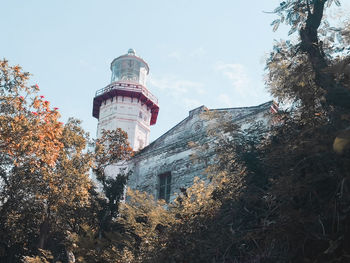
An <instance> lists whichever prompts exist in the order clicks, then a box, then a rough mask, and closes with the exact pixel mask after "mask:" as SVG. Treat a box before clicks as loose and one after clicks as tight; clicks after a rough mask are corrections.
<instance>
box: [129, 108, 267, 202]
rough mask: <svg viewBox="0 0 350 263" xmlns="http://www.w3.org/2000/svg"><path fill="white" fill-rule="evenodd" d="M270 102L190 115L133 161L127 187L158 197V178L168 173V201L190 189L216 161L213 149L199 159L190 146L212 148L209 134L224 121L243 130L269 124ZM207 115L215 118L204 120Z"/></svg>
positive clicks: (204, 176)
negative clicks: (256, 123)
mask: <svg viewBox="0 0 350 263" xmlns="http://www.w3.org/2000/svg"><path fill="white" fill-rule="evenodd" d="M270 105H271V102H267V103H264V104H262V105H259V106H255V107H243V108H229V109H217V110H208V109H207V108H205V107H204V106H202V107H199V108H197V109H194V110H192V111H190V112H189V116H188V117H187V118H186V119H184V120H183V121H182V122H180V123H179V124H177V125H176V126H175V127H173V128H172V129H171V130H169V131H168V132H166V133H165V134H164V135H162V136H161V137H159V138H158V139H157V140H156V141H154V142H153V143H151V144H150V145H149V146H147V147H146V148H144V149H143V150H142V151H140V152H139V153H138V154H136V155H135V157H134V158H133V159H132V162H131V165H130V169H132V170H133V174H132V176H131V177H130V178H129V181H128V186H129V187H130V188H132V189H137V190H140V191H146V192H148V193H150V194H152V195H153V196H154V197H155V198H158V195H159V175H160V174H163V173H166V172H171V199H170V200H172V199H173V198H174V194H175V193H178V192H180V188H187V187H189V186H191V185H192V183H193V179H194V177H195V176H198V177H200V178H201V179H206V176H207V175H206V174H205V169H206V168H207V167H208V165H209V164H210V163H212V162H214V161H215V154H214V149H213V147H208V149H207V150H206V151H205V152H201V153H200V154H199V155H198V153H197V152H196V149H195V147H193V145H205V144H207V145H212V143H211V142H212V141H213V140H214V137H212V136H210V135H209V134H208V130H210V129H213V128H216V127H218V126H220V122H221V121H222V120H223V119H224V120H229V121H232V123H235V124H238V125H239V126H241V127H243V128H246V127H247V126H249V125H250V124H251V123H252V122H254V121H258V120H261V121H264V122H265V123H266V124H268V120H269V116H270ZM206 111H209V114H210V113H213V114H212V115H213V116H216V118H207V117H205V116H207V115H208V114H203V113H204V112H206Z"/></svg>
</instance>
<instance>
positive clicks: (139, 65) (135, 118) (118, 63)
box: [92, 49, 159, 151]
mask: <svg viewBox="0 0 350 263" xmlns="http://www.w3.org/2000/svg"><path fill="white" fill-rule="evenodd" d="M111 71H112V78H111V83H110V84H109V85H108V86H107V87H105V88H103V89H100V90H98V91H97V92H96V94H95V98H94V104H93V110H92V115H93V116H94V117H95V118H97V119H98V125H97V138H99V137H101V133H102V130H115V129H117V128H121V129H122V130H124V131H125V132H127V134H128V138H129V142H130V145H131V147H132V148H133V150H135V151H137V150H140V149H142V148H143V147H145V146H147V145H148V144H149V135H150V125H154V124H155V123H156V122H157V116H158V111H159V107H158V99H157V98H156V97H155V96H154V95H152V94H151V93H150V92H149V91H148V89H147V88H146V77H147V75H148V72H149V67H148V64H147V63H146V62H145V61H144V60H143V59H142V58H140V57H139V56H137V55H136V53H135V50H134V49H129V50H128V53H127V54H125V55H122V56H120V57H117V58H116V59H114V60H113V61H112V63H111Z"/></svg>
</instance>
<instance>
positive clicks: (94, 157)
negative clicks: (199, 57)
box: [0, 0, 350, 263]
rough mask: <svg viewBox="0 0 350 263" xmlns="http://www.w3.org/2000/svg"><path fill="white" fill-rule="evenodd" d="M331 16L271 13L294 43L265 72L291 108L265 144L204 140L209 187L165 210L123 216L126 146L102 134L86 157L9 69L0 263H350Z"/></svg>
mask: <svg viewBox="0 0 350 263" xmlns="http://www.w3.org/2000/svg"><path fill="white" fill-rule="evenodd" d="M332 2H334V4H337V5H338V4H339V2H338V1H336V0H334V1H331V0H288V1H284V2H282V3H281V4H280V6H279V7H278V8H276V9H275V10H274V13H275V14H277V15H278V16H279V18H278V19H277V20H275V21H273V23H272V25H273V27H274V30H275V29H277V27H278V25H279V24H280V23H287V24H288V25H290V26H291V32H290V33H291V34H293V33H294V32H298V33H299V38H298V41H295V43H294V42H292V41H280V42H277V43H276V44H275V46H274V48H273V51H272V52H271V54H270V57H269V58H268V59H267V64H266V70H267V76H266V83H267V86H268V88H269V90H270V92H271V93H272V94H273V95H274V96H275V97H276V98H277V99H278V100H279V101H280V102H282V103H283V102H285V103H287V104H288V105H290V106H289V107H288V109H287V110H280V112H279V113H278V114H276V115H275V118H276V119H277V124H276V125H274V126H272V127H271V128H270V129H269V130H266V127H264V125H261V124H260V123H255V124H254V125H252V126H250V127H249V128H248V129H246V130H240V129H239V127H236V126H232V124H230V123H226V124H225V125H223V127H224V129H222V130H219V129H216V128H215V129H213V131H210V133H209V136H215V141H216V145H215V149H216V153H217V161H216V163H215V164H214V165H212V166H210V167H208V169H207V173H208V176H209V179H210V183H207V184H206V183H205V182H202V181H200V180H198V179H197V178H196V179H195V180H194V184H193V186H192V187H190V188H188V189H184V190H183V191H182V193H181V194H179V195H178V197H177V199H176V200H175V201H174V202H173V203H172V204H168V205H166V204H165V203H164V202H161V201H156V200H154V199H153V198H152V197H151V196H148V195H147V194H146V193H141V192H138V191H131V190H130V189H129V190H128V192H127V195H128V202H124V203H120V200H121V199H123V194H124V192H123V191H124V185H125V183H126V181H127V177H128V175H129V173H128V172H127V171H126V170H125V169H123V168H122V164H123V162H124V161H125V160H127V159H128V158H130V156H131V155H132V153H131V149H130V147H129V145H128V143H127V137H126V134H125V133H124V132H122V131H121V130H117V131H115V132H105V133H104V135H103V137H102V138H101V139H100V140H98V141H96V142H95V144H94V149H95V151H94V152H91V151H89V150H88V148H87V147H86V146H87V144H88V143H89V139H88V136H87V134H86V133H85V132H84V131H83V130H82V129H81V128H80V126H79V122H78V121H77V120H73V119H71V120H69V121H68V122H67V123H66V124H62V123H59V122H58V120H57V119H58V117H59V113H58V109H57V108H54V109H51V108H50V105H49V102H47V101H45V100H44V98H43V97H40V96H37V95H36V92H37V90H38V88H37V87H36V86H27V84H26V81H27V80H28V74H27V73H23V72H22V71H21V69H20V68H19V67H18V66H15V67H10V66H9V65H8V64H7V61H1V62H0V66H1V71H0V86H1V91H0V96H1V102H0V158H1V162H0V178H1V179H0V180H1V181H0V236H1V237H2V238H1V240H0V261H1V262H21V261H22V262H59V261H60V262H74V260H75V262H130V263H131V262H181V263H185V262H348V261H349V260H350V247H349V245H348V244H349V243H350V228H349V226H350V209H349V207H350V182H349V177H350V64H349V62H350V57H349V51H350V49H349V48H348V47H349V45H350V25H349V24H345V25H344V27H343V28H342V29H338V28H334V27H330V25H329V23H328V22H327V21H326V19H325V16H324V12H325V9H326V8H328V7H330V6H331V4H332ZM199 154H200V153H199ZM115 163H117V164H120V168H119V174H118V175H116V176H114V177H110V176H108V173H107V171H108V169H106V168H107V167H108V166H109V165H111V164H115ZM90 168H91V169H93V171H94V174H95V175H96V179H97V180H98V181H99V182H100V191H97V190H96V189H95V186H94V185H93V184H92V182H91V181H90V180H89V178H88V174H89V169H90Z"/></svg>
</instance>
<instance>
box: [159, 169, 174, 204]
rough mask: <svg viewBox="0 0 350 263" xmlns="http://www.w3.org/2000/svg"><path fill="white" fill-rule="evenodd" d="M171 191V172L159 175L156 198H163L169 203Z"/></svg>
mask: <svg viewBox="0 0 350 263" xmlns="http://www.w3.org/2000/svg"><path fill="white" fill-rule="evenodd" d="M170 191H171V173H170V172H166V173H163V174H160V175H159V194H158V199H163V200H165V202H167V203H169V200H170Z"/></svg>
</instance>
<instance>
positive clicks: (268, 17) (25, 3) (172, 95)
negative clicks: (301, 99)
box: [0, 0, 350, 140]
mask: <svg viewBox="0 0 350 263" xmlns="http://www.w3.org/2000/svg"><path fill="white" fill-rule="evenodd" d="M279 2H280V1H278V0H251V1H246V0H216V1H213V0H210V1H209V0H172V1H170V0H128V1H126V0H123V1H121V0H113V1H112V0H109V1H105V0H99V1H97V0H96V1H92V0H84V1H82V0H74V1H73V0H70V1H68V0H60V1H58V0H50V1H47V0H36V1H34V0H22V1H19V0H11V1H5V0H0V9H1V16H0V22H1V25H2V28H1V29H2V30H1V31H2V32H1V41H0V57H1V58H3V57H5V58H6V59H8V60H9V61H10V64H19V65H21V66H22V67H23V68H24V70H26V71H29V72H30V73H32V74H33V77H32V81H33V83H38V85H39V86H40V89H41V91H40V94H42V95H44V96H45V97H46V98H47V99H48V100H49V101H51V103H52V106H57V107H59V109H60V112H61V114H62V120H63V121H65V120H66V119H67V118H68V117H70V116H72V117H76V118H78V119H81V120H82V121H83V127H84V128H85V129H86V130H87V131H88V132H90V134H91V136H92V137H95V134H96V125H97V121H96V120H95V119H94V118H93V117H92V115H91V112H92V100H93V97H94V94H95V91H96V90H98V89H101V88H103V87H105V86H106V85H107V84H109V82H110V76H111V73H110V69H109V67H110V63H111V61H112V60H113V59H114V58H115V57H118V56H120V55H122V54H124V53H126V52H127V50H128V49H129V48H134V49H135V50H136V52H137V54H138V55H140V56H141V57H142V58H144V59H145V60H146V61H147V62H148V64H149V66H150V77H149V81H148V89H149V90H150V91H151V92H152V93H153V94H154V95H156V96H157V97H158V99H159V105H160V112H159V116H158V121H157V124H156V125H155V126H152V129H151V140H154V139H156V138H157V137H159V136H160V135H162V134H163V133H164V132H166V131H167V130H169V129H170V128H171V127H173V126H174V125H175V124H177V123H178V122H179V121H181V120H182V119H184V118H185V117H186V116H187V115H188V111H189V110H191V109H193V108H195V107H198V106H200V105H206V106H207V107H209V108H226V107H239V106H251V105H257V104H260V103H263V102H266V101H268V100H269V99H271V98H270V96H269V95H268V93H267V92H266V88H265V85H264V76H263V74H264V66H265V65H264V58H265V57H266V54H267V53H268V52H269V51H270V50H271V48H272V45H273V40H274V39H280V38H286V37H287V34H286V28H281V29H280V30H279V31H278V32H276V33H273V32H272V28H271V27H270V23H271V21H272V20H273V19H275V16H274V15H272V14H267V13H264V12H263V11H272V10H273V9H274V8H275V7H276V6H277V5H278V4H279ZM344 2H345V5H348V4H349V2H350V0H345V1H343V3H344Z"/></svg>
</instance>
